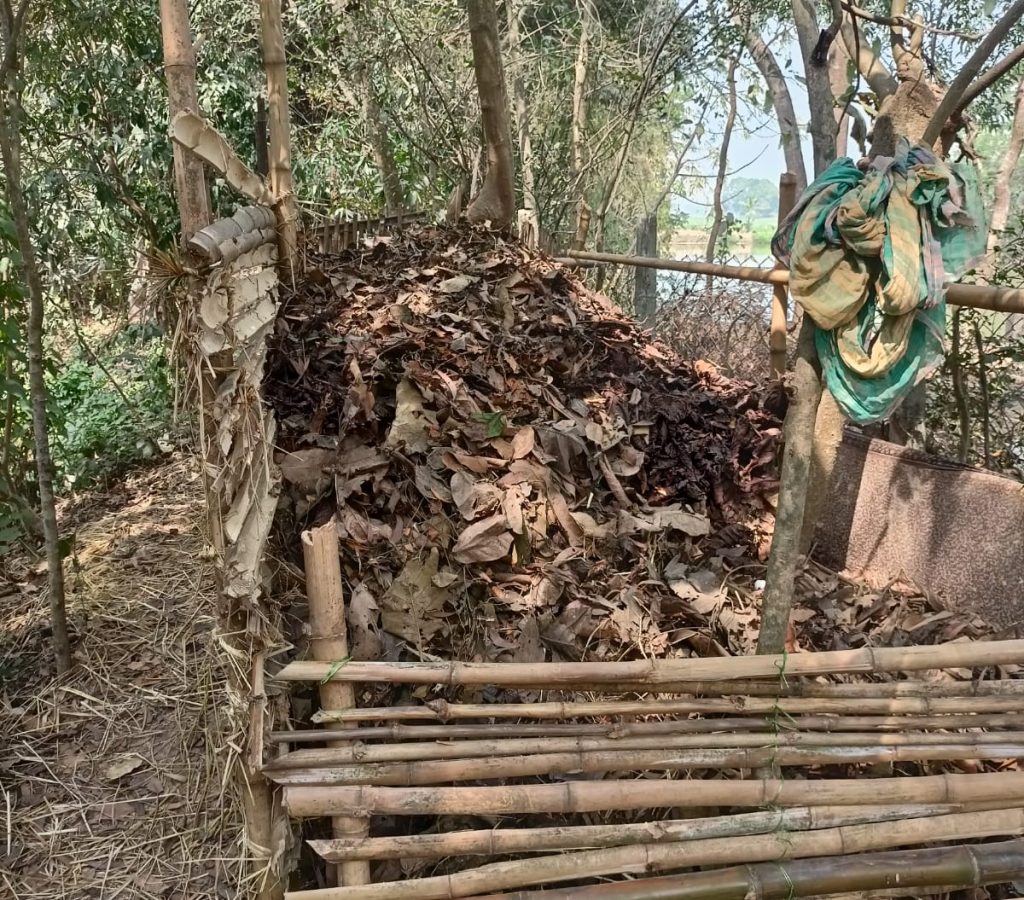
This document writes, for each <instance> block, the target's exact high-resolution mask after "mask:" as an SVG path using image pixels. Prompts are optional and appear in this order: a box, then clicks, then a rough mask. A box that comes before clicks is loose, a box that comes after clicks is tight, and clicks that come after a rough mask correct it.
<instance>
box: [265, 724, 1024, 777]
mask: <svg viewBox="0 0 1024 900" xmlns="http://www.w3.org/2000/svg"><path fill="white" fill-rule="evenodd" d="M950 744H964V745H971V746H987V745H992V744H1000V745H1004V746H1007V745H1011V746H1016V745H1019V744H1024V732H1020V731H998V732H982V733H978V732H971V733H968V734H963V733H937V734H935V733H928V734H901V733H887V732H878V731H874V732H842V733H840V734H819V733H808V734H804V733H800V732H779V733H771V734H764V733H756V732H755V733H752V734H751V733H740V734H682V735H659V734H654V735H637V736H635V737H623V738H609V737H603V736H601V735H597V736H594V737H589V736H584V737H552V738H532V739H530V738H523V739H516V738H510V739H507V740H482V741H471V740H470V741H451V742H450V743H441V742H434V741H424V742H417V743H411V744H384V745H380V744H375V745H370V746H366V745H352V746H348V747H323V748H320V747H317V748H314V749H309V750H293V751H292V752H291V753H286V754H285V755H284V756H278V757H275V758H274V759H273V760H271V761H270V762H269V763H268V764H267V765H266V766H264V768H263V771H264V772H266V773H267V774H268V775H272V773H277V772H281V771H283V770H286V769H308V768H314V767H322V766H338V765H346V764H352V763H379V762H403V761H405V762H408V761H412V760H429V759H461V760H465V759H474V758H483V757H492V756H493V757H504V756H524V755H528V754H537V753H580V752H583V753H587V752H598V751H620V752H622V751H639V750H658V751H666V750H721V749H735V748H751V747H754V748H756V747H765V746H772V747H899V746H909V745H917V746H947V745H950Z"/></svg>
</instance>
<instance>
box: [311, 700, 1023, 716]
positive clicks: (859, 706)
mask: <svg viewBox="0 0 1024 900" xmlns="http://www.w3.org/2000/svg"><path fill="white" fill-rule="evenodd" d="M1020 709H1021V700H1020V698H1018V697H1014V696H1007V697H998V696H993V697H938V698H936V699H934V700H932V699H931V698H928V697H896V698H893V699H891V700H889V699H884V698H883V699H877V700H876V699H867V698H863V699H862V698H860V697H854V698H851V699H845V698H844V699H839V698H837V699H834V700H833V699H828V698H822V699H818V698H816V697H793V698H782V699H779V700H772V699H769V698H767V697H751V698H748V699H746V700H744V699H743V698H739V699H717V698H715V699H707V700H705V699H696V700H694V699H683V700H594V701H590V702H561V701H558V702H547V703H447V702H445V701H443V700H437V701H433V702H431V703H430V704H429V705H428V706H383V707H369V708H365V709H360V710H359V711H358V712H356V711H353V710H343V709H342V710H337V709H325V710H320V712H318V713H316V714H314V716H313V721H315V722H349V721H353V720H356V721H361V722H379V721H387V720H390V719H395V720H399V721H418V722H452V721H462V720H465V719H574V718H578V717H588V718H592V717H594V716H668V715H686V714H690V713H702V714H709V713H711V714H716V713H725V714H731V715H733V716H744V715H747V716H763V715H788V716H793V715H798V714H818V715H821V714H835V715H843V714H846V713H859V714H863V715H870V714H878V715H886V714H892V715H897V714H909V715H926V716H927V715H940V714H945V713H960V714H968V713H979V714H980V713H981V712H1016V711H1019V710H1020Z"/></svg>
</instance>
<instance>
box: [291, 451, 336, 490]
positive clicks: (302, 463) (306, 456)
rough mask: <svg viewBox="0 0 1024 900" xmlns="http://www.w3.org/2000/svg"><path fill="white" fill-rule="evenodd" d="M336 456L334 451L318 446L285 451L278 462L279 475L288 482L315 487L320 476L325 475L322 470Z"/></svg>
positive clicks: (323, 476)
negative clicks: (292, 451) (291, 451)
mask: <svg viewBox="0 0 1024 900" xmlns="http://www.w3.org/2000/svg"><path fill="white" fill-rule="evenodd" d="M337 456H338V454H337V452H336V451H334V450H321V449H320V448H319V447H311V448H309V449H308V450H296V451H295V452H294V453H285V454H284V455H283V456H282V457H281V459H280V460H279V462H278V465H279V466H280V467H281V477H282V478H283V479H284V480H285V481H286V482H288V483H289V484H297V485H299V486H300V487H305V488H310V489H312V488H315V487H316V483H317V482H318V481H319V480H320V479H321V478H325V477H327V473H326V472H325V471H324V470H325V468H326V467H327V466H329V465H330V464H331V463H332V462H334V461H335V460H336V459H337Z"/></svg>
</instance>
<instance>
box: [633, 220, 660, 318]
mask: <svg viewBox="0 0 1024 900" xmlns="http://www.w3.org/2000/svg"><path fill="white" fill-rule="evenodd" d="M636 252H637V256H657V255H658V211H657V210H655V211H654V212H652V213H648V214H646V215H643V216H641V217H640V219H639V221H638V222H637V225H636ZM657 312H658V270H657V269H648V268H644V267H639V268H637V269H635V270H634V273H633V315H634V316H636V318H637V321H639V322H642V323H643V324H644V325H646V326H647V327H648V328H653V327H654V319H655V316H656V315H657Z"/></svg>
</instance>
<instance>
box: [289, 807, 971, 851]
mask: <svg viewBox="0 0 1024 900" xmlns="http://www.w3.org/2000/svg"><path fill="white" fill-rule="evenodd" d="M961 811H962V807H960V806H957V805H951V804H933V805H931V806H927V805H910V806H862V807H861V806H854V807H850V806H838V807H822V806H798V807H794V808H792V809H771V810H760V811H758V812H752V813H739V814H738V815H733V816H710V817H708V818H703V819H667V820H662V821H657V822H640V823H630V824H620V825H575V826H573V825H566V826H558V827H554V828H512V829H501V828H488V829H482V830H479V831H455V832H449V833H447V834H414V835H402V836H397V837H377V838H363V839H361V840H358V839H356V840H319V841H307V843H308V844H309V846H310V847H312V848H313V850H314V851H315V852H316V853H317V854H318V855H319V856H320V857H321V858H323V859H325V860H326V861H327V862H340V861H342V860H344V859H439V858H442V857H446V856H500V855H502V854H505V853H534V852H537V851H540V850H544V851H550V850H592V849H595V848H598V847H621V846H625V845H628V844H635V843H648V844H662V843H673V842H676V841H692V840H697V839H700V838H712V837H739V836H741V835H747V834H765V833H767V832H771V831H809V830H811V829H815V828H833V827H836V826H839V825H857V824H861V823H865V822H892V821H901V820H904V819H916V818H924V817H926V816H940V815H948V814H950V813H955V812H961Z"/></svg>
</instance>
